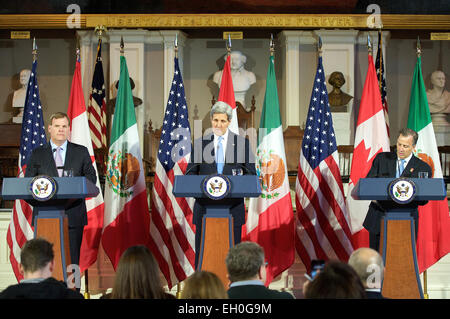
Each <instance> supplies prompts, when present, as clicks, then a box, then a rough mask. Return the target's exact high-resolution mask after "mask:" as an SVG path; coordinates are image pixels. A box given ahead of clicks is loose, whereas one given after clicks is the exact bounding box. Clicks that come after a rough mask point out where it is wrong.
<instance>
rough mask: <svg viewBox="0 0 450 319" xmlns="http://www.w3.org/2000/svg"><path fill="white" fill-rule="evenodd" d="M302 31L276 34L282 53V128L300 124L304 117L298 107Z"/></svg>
mask: <svg viewBox="0 0 450 319" xmlns="http://www.w3.org/2000/svg"><path fill="white" fill-rule="evenodd" d="M301 35H302V31H282V32H281V33H280V34H279V35H278V39H279V40H280V46H281V50H282V55H283V57H282V58H283V62H284V65H283V72H284V73H283V85H282V86H281V87H282V88H281V90H280V92H281V94H280V95H281V97H280V100H281V101H280V102H281V103H280V104H281V105H280V106H281V114H282V122H283V128H286V127H288V126H300V119H301V118H304V117H305V116H306V114H303V113H304V112H303V110H301V109H300V60H299V58H300V37H301Z"/></svg>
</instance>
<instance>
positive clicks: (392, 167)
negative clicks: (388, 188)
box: [388, 153, 397, 177]
mask: <svg viewBox="0 0 450 319" xmlns="http://www.w3.org/2000/svg"><path fill="white" fill-rule="evenodd" d="M390 154H393V155H391V157H390V161H389V162H390V164H389V167H388V169H389V176H392V177H395V176H396V174H397V154H396V153H390Z"/></svg>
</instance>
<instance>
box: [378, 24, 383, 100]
mask: <svg viewBox="0 0 450 319" xmlns="http://www.w3.org/2000/svg"><path fill="white" fill-rule="evenodd" d="M378 34H379V35H380V43H379V47H380V50H381V54H380V65H379V67H380V75H379V76H378V77H379V81H378V86H379V87H380V93H381V77H382V73H383V49H382V48H383V31H382V30H381V28H380V29H379V30H378Z"/></svg>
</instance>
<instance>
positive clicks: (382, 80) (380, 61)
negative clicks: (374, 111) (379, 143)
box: [375, 31, 389, 136]
mask: <svg viewBox="0 0 450 319" xmlns="http://www.w3.org/2000/svg"><path fill="white" fill-rule="evenodd" d="M382 37H383V36H382V34H381V31H379V32H378V51H377V58H376V60H375V69H376V71H377V78H378V83H379V86H380V93H381V103H383V110H384V119H385V120H386V129H387V133H388V136H389V116H388V104H387V98H386V74H385V72H384V57H383V48H382V45H381V39H382Z"/></svg>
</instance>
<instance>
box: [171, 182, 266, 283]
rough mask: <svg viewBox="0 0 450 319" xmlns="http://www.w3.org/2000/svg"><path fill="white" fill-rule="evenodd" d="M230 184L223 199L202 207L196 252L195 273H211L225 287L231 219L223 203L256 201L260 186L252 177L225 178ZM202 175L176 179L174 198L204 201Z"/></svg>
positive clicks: (230, 237)
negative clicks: (199, 238)
mask: <svg viewBox="0 0 450 319" xmlns="http://www.w3.org/2000/svg"><path fill="white" fill-rule="evenodd" d="M226 177H227V178H228V179H229V180H230V191H229V193H228V194H227V196H226V197H225V198H224V199H220V200H217V201H215V200H210V201H208V204H204V207H205V210H206V214H205V215H204V216H203V222H202V241H201V246H200V252H199V262H198V267H197V270H208V271H211V272H213V273H215V274H216V275H217V276H218V277H219V278H220V279H221V280H222V282H223V284H224V286H225V287H228V279H227V269H226V264H225V258H226V256H227V254H228V251H229V250H230V248H231V247H232V246H233V245H234V236H233V218H232V216H231V215H230V208H231V206H232V205H233V204H229V203H228V202H227V199H230V198H243V197H258V196H259V195H260V194H261V185H260V183H259V180H258V177H257V176H256V175H237V176H231V175H227V176H226ZM205 178H208V176H204V175H177V176H175V182H174V186H173V194H174V195H175V196H176V197H194V198H196V199H200V198H207V196H206V195H205V194H204V192H203V189H202V185H203V181H204V180H205Z"/></svg>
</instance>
